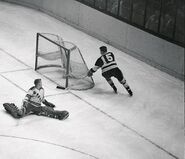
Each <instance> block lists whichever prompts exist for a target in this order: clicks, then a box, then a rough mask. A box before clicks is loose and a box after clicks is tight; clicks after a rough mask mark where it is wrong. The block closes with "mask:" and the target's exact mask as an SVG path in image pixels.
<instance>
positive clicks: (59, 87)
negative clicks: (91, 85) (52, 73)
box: [56, 85, 66, 90]
mask: <svg viewBox="0 0 185 159" xmlns="http://www.w3.org/2000/svg"><path fill="white" fill-rule="evenodd" d="M56 88H58V89H63V90H64V89H66V88H65V87H63V86H59V85H58V86H56Z"/></svg>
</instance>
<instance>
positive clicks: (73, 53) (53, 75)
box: [35, 33, 94, 90]
mask: <svg viewBox="0 0 185 159" xmlns="http://www.w3.org/2000/svg"><path fill="white" fill-rule="evenodd" d="M35 70H36V71H38V72H39V73H41V74H42V75H43V76H45V77H46V78H48V79H50V80H51V81H53V82H54V83H56V84H57V86H59V87H60V88H63V89H75V90H86V89H90V88H92V87H93V86H94V81H93V79H92V77H88V76H87V72H88V67H87V65H86V62H85V60H84V58H83V56H82V54H81V52H80V49H79V48H78V47H77V46H76V45H75V44H73V43H71V42H67V41H64V40H63V39H62V38H61V37H59V36H58V35H54V34H49V33H37V39H36V56H35Z"/></svg>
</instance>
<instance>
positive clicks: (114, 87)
mask: <svg viewBox="0 0 185 159" xmlns="http://www.w3.org/2000/svg"><path fill="white" fill-rule="evenodd" d="M107 82H108V83H109V85H110V86H111V87H112V89H113V90H114V93H117V88H116V86H115V85H114V83H113V81H112V80H111V79H107Z"/></svg>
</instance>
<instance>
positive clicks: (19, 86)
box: [0, 74, 27, 92]
mask: <svg viewBox="0 0 185 159" xmlns="http://www.w3.org/2000/svg"><path fill="white" fill-rule="evenodd" d="M0 76H1V77H3V78H4V79H6V80H7V81H8V82H10V83H11V84H13V85H14V86H16V87H17V88H19V89H20V90H22V91H24V92H27V91H26V90H24V89H23V88H21V87H20V86H19V85H17V84H16V83H14V82H12V81H11V80H9V79H8V78H6V77H5V76H3V75H1V74H0Z"/></svg>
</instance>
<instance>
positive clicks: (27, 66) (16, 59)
mask: <svg viewBox="0 0 185 159" xmlns="http://www.w3.org/2000/svg"><path fill="white" fill-rule="evenodd" d="M0 50H1V51H2V52H4V53H5V54H7V55H9V56H10V57H12V58H14V59H15V60H17V61H18V62H20V63H22V64H23V65H25V66H27V67H29V68H32V67H30V66H29V65H27V64H26V63H24V62H23V61H21V60H19V59H18V58H16V57H15V56H13V55H11V54H10V53H9V52H7V51H5V50H4V49H2V48H0Z"/></svg>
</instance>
